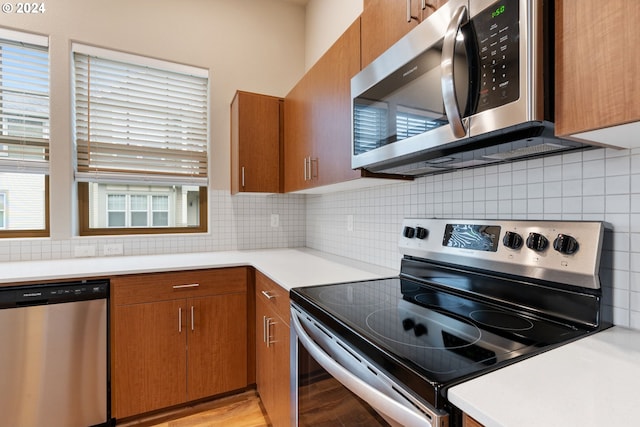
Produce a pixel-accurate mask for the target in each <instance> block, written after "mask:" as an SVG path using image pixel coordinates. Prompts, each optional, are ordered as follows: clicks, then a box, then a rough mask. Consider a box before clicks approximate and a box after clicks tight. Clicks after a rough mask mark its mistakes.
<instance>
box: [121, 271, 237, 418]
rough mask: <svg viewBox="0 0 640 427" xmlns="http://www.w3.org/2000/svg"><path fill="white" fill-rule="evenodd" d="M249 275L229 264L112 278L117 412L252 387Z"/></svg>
mask: <svg viewBox="0 0 640 427" xmlns="http://www.w3.org/2000/svg"><path fill="white" fill-rule="evenodd" d="M247 274H248V272H247V269H246V268H224V269H211V270H198V271H187V272H176V273H152V274H136V275H127V276H118V277H115V278H113V279H112V280H111V296H112V299H111V328H112V329H111V330H112V334H111V340H112V341H111V343H112V344H111V350H112V355H111V367H112V404H113V407H112V412H113V416H114V417H115V418H126V417H130V416H135V415H139V414H142V413H145V412H149V411H154V410H158V409H162V408H166V407H169V406H173V405H178V404H181V403H185V402H189V401H192V400H197V399H201V398H205V397H208V396H214V395H217V394H220V393H224V392H228V391H232V390H237V389H242V388H244V387H246V386H247V321H246V319H247Z"/></svg>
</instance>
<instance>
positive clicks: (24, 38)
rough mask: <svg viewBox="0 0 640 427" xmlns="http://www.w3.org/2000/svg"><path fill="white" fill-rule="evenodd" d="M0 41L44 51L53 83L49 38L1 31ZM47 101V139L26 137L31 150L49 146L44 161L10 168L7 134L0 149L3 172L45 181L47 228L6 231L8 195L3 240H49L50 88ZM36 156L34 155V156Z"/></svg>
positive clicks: (45, 218)
mask: <svg viewBox="0 0 640 427" xmlns="http://www.w3.org/2000/svg"><path fill="white" fill-rule="evenodd" d="M0 39H3V40H6V41H8V42H9V43H10V44H14V43H15V44H16V45H26V46H30V47H38V48H42V49H43V51H45V50H46V58H47V78H48V80H49V82H50V79H51V58H50V55H49V53H50V52H49V39H48V37H47V36H43V35H39V34H34V33H29V32H23V31H16V30H10V29H8V28H0ZM1 94H2V90H0V99H1ZM46 96H47V101H48V103H49V104H48V111H47V118H46V120H45V121H46V122H47V126H46V127H43V132H44V129H45V128H46V134H47V138H46V139H38V138H36V139H35V140H34V139H33V138H32V137H31V136H27V135H23V136H22V138H24V140H25V141H27V142H28V145H29V146H31V147H35V146H46V150H45V154H44V155H45V161H36V162H21V161H16V163H17V164H16V165H10V164H9V163H11V162H12V160H11V158H10V156H9V151H10V146H11V144H10V139H11V137H8V136H7V137H5V135H4V132H0V147H3V151H5V152H6V153H7V155H6V156H1V157H0V158H2V159H3V160H8V163H5V165H4V167H5V168H6V169H4V170H3V171H9V172H13V173H34V174H36V175H38V176H42V178H43V179H44V202H43V204H44V205H43V206H42V215H43V220H44V221H43V222H44V227H43V228H38V229H18V230H15V229H10V228H7V224H8V223H9V217H10V210H11V209H10V208H9V207H8V206H9V195H8V194H7V193H5V207H4V228H2V229H0V239H5V238H27V237H28V238H32V237H50V208H49V204H50V187H49V170H50V158H49V152H50V150H51V125H50V123H51V86H50V84H49V86H48V87H47V93H46ZM39 119H42V118H41V117H37V118H34V120H36V121H37V122H38V123H40V120H39ZM5 126H6V123H3V124H0V127H1V128H2V129H3V130H4V131H6V130H7V129H8V128H7V127H5ZM3 138H6V141H5V142H4V143H3V142H2V139H3ZM31 154H33V153H31Z"/></svg>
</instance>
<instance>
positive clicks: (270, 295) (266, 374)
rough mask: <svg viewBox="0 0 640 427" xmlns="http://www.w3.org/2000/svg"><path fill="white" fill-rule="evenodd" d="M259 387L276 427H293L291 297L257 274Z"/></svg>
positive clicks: (257, 382) (272, 422)
mask: <svg viewBox="0 0 640 427" xmlns="http://www.w3.org/2000/svg"><path fill="white" fill-rule="evenodd" d="M256 386H257V389H258V394H259V395H260V399H261V400H262V404H263V405H264V408H265V409H266V411H267V415H268V416H269V419H270V421H271V425H273V427H281V426H282V427H285V426H286V427H289V426H290V425H291V424H290V411H291V409H290V408H291V402H290V392H289V293H288V292H287V291H286V290H284V289H283V288H281V287H280V286H279V285H277V284H276V283H274V282H273V281H271V280H269V279H268V278H267V277H266V276H264V275H263V274H262V273H260V272H259V271H257V272H256Z"/></svg>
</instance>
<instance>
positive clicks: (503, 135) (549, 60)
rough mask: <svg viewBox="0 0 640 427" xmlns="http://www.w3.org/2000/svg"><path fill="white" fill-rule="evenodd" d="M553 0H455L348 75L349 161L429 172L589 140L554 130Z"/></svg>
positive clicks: (390, 170)
mask: <svg viewBox="0 0 640 427" xmlns="http://www.w3.org/2000/svg"><path fill="white" fill-rule="evenodd" d="M553 17H554V7H553V1H552V0H508V1H507V0H499V1H496V0H473V1H469V0H449V1H448V2H447V3H446V4H444V5H443V6H442V7H441V8H440V9H438V10H437V11H436V12H434V13H433V14H432V15H430V16H429V17H428V18H427V19H425V21H423V22H422V23H420V24H419V25H418V26H417V27H416V28H414V29H413V30H412V31H411V32H409V33H408V34H407V35H406V36H405V37H404V38H402V39H401V40H400V41H398V42H397V43H396V44H395V45H393V46H392V47H391V48H389V50H387V51H386V52H385V53H383V54H382V55H381V56H380V57H379V58H377V59H376V60H375V61H374V62H372V63H371V64H370V65H369V66H367V67H366V68H364V69H363V70H362V71H361V72H360V73H358V74H357V75H356V76H355V77H353V79H352V80H351V96H352V100H353V102H352V110H351V112H352V167H353V168H354V169H355V168H364V169H367V170H369V171H372V172H386V173H394V174H404V175H413V176H418V175H425V174H429V173H437V172H446V171H449V170H452V169H457V168H463V167H473V166H482V165H487V164H492V163H498V162H503V161H507V160H516V159H522V158H525V157H531V156H538V155H542V154H553V153H558V152H562V151H566V150H572V149H578V148H586V147H587V146H586V145H584V144H582V143H579V142H575V141H568V140H561V139H557V138H555V137H554V129H553V120H554V115H553V102H554V99H553V98H554V94H553V93H554V92H553V91H554V88H553V83H554V74H553V43H554V19H553Z"/></svg>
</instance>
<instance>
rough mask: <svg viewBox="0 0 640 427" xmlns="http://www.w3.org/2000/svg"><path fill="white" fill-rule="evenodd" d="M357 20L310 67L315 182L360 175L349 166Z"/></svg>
mask: <svg viewBox="0 0 640 427" xmlns="http://www.w3.org/2000/svg"><path fill="white" fill-rule="evenodd" d="M359 53H360V20H359V19H358V20H356V21H355V22H354V23H353V24H352V25H351V26H349V28H348V29H347V30H346V31H345V32H344V33H343V34H342V36H340V38H339V39H338V40H337V41H336V42H335V43H334V44H333V46H331V48H329V50H328V51H327V52H326V53H325V54H324V55H323V56H322V58H320V60H319V61H318V63H317V64H316V65H315V66H314V67H313V69H312V70H311V71H310V73H309V75H310V78H311V79H312V84H313V92H312V99H313V104H314V114H313V122H312V123H313V127H312V129H313V143H314V154H315V155H314V156H312V162H311V170H312V176H313V180H314V185H315V186H318V185H327V184H334V183H338V182H344V181H348V180H351V179H355V178H358V177H360V172H359V171H354V170H353V169H351V77H353V76H355V75H356V74H357V73H358V72H359V71H360V57H359Z"/></svg>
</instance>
